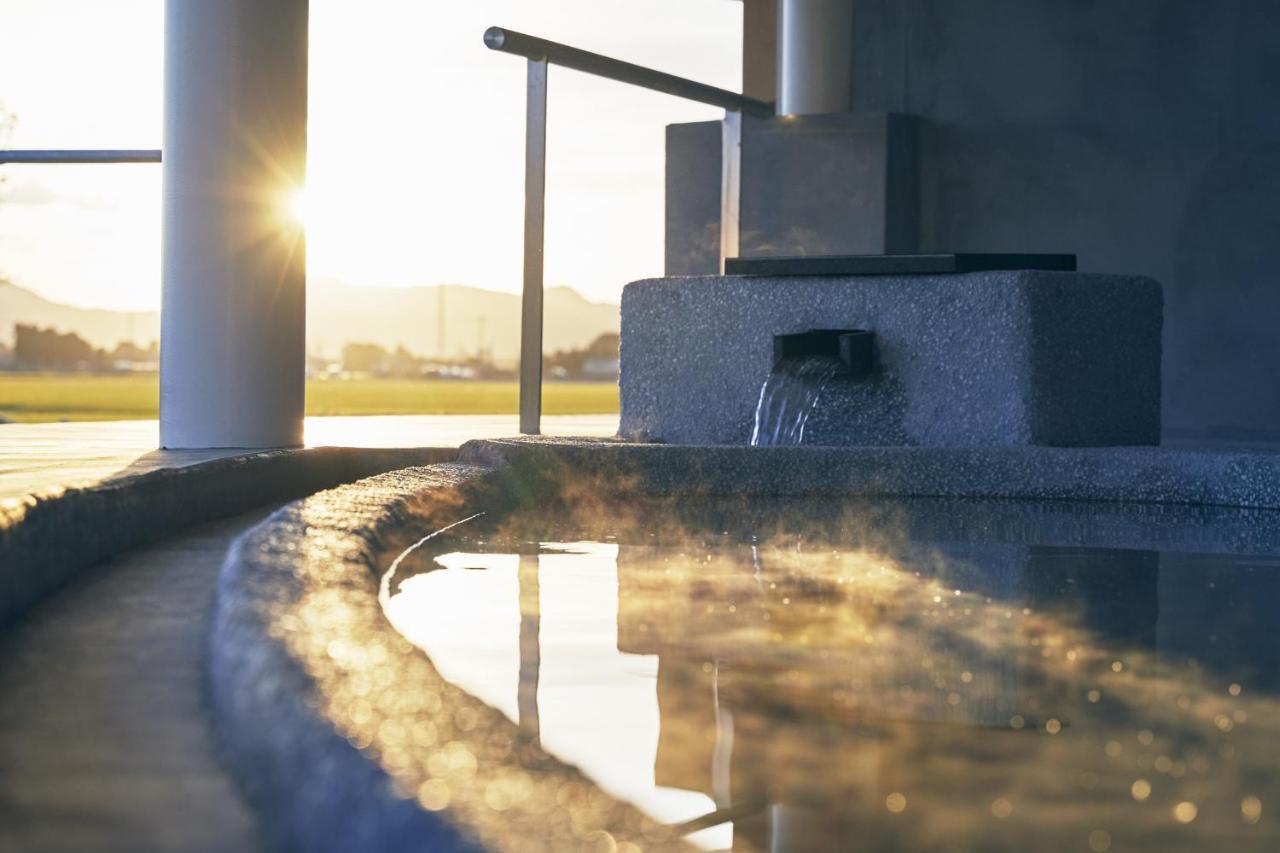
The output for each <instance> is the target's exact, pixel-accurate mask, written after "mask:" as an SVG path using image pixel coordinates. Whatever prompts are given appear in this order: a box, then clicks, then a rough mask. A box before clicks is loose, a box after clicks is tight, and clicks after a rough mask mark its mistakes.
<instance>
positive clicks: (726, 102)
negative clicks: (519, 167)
mask: <svg viewBox="0 0 1280 853" xmlns="http://www.w3.org/2000/svg"><path fill="white" fill-rule="evenodd" d="M484 43H485V47H488V48H489V49H490V50H497V51H501V52H503V53H511V54H515V55H517V56H523V57H525V58H526V59H527V60H528V77H527V89H526V100H525V142H524V152H525V153H524V283H523V289H522V291H521V300H520V432H522V433H524V434H526V435H537V434H538V433H539V432H540V431H541V424H542V292H543V257H542V256H543V245H544V241H545V231H546V228H545V224H546V189H547V69H548V66H550V65H560V66H563V67H565V68H571V69H573V70H575V71H581V72H584V73H586V74H593V75H595V76H597V77H604V78H606V79H609V80H615V81H617V82H619V83H627V84H630V85H632V86H640V87H642V88H645V89H651V90H653V91H655V92H662V93H664V94H667V95H675V96H676V97H678V98H685V99H686V100H690V101H697V102H698V103H702V104H710V105H711V106H715V107H721V108H723V109H724V110H725V118H724V123H723V124H722V128H723V131H722V134H721V151H722V158H721V175H720V262H721V268H722V270H723V265H724V259H725V258H726V257H731V256H733V255H737V254H738V225H739V217H738V195H739V188H740V185H741V180H742V169H741V147H742V116H743V115H744V114H746V115H751V116H757V117H760V118H768V117H770V116H772V115H773V114H774V109H773V104H770V103H767V102H765V101H761V100H757V99H755V98H749V97H747V96H746V95H740V94H738V93H737V92H730V91H729V90H727V89H719V88H716V87H715V86H708V85H707V84H705V83H698V82H696V81H694V80H688V79H685V78H684V77H676V76H675V75H672V74H667V73H665V72H662V71H655V70H654V69H652V68H646V67H644V66H643V65H634V64H632V63H630V62H623V61H622V60H620V59H613V58H611V57H608V56H602V55H600V54H598V53H591V52H590V51H586V50H580V49H578V48H576V47H570V46H568V45H565V44H560V43H559V42H554V41H548V40H546V39H542V38H538V37H537V36H531V35H526V34H524V33H518V32H515V31H514V30H507V29H503V28H502V27H490V28H489V29H487V30H485V33H484Z"/></svg>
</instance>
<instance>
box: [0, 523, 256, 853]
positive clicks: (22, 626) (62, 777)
mask: <svg viewBox="0 0 1280 853" xmlns="http://www.w3.org/2000/svg"><path fill="white" fill-rule="evenodd" d="M268 513H269V510H257V511H255V512H253V513H250V514H248V515H243V516H237V517H235V518H232V519H226V520H223V521H220V522H215V523H213V524H210V525H204V526H202V527H200V528H197V529H195V530H192V531H190V532H187V533H185V534H183V535H181V536H176V537H173V538H172V539H169V540H168V541H166V542H163V543H160V544H158V545H154V546H151V547H148V548H143V549H138V550H136V551H133V552H131V553H129V554H128V555H126V556H124V557H121V558H120V559H118V560H113V561H111V562H109V563H107V564H105V565H101V566H96V567H94V568H93V569H92V570H90V571H87V572H85V573H84V574H82V575H81V576H80V577H79V578H78V579H77V580H76V582H75V583H74V584H72V585H70V586H69V587H68V588H66V589H64V590H62V591H61V592H60V593H59V594H57V595H54V596H52V597H51V598H50V599H49V600H47V601H44V602H41V603H40V604H39V605H37V606H36V607H34V608H32V610H31V612H30V613H29V614H27V616H26V618H24V619H22V620H20V621H19V622H18V623H17V624H16V625H14V626H13V628H12V629H10V630H8V631H5V632H3V633H0V851H5V853H16V851H41V853H78V851H85V850H92V851H95V853H108V851H110V853H137V851H149V853H227V851H237V853H251V851H255V850H259V849H262V844H261V839H260V838H259V837H258V834H257V820H256V818H255V816H254V814H253V811H252V809H251V808H249V805H248V803H246V802H245V801H244V798H243V797H242V796H241V794H240V791H239V789H238V787H237V786H236V784H235V782H234V780H233V779H232V778H231V774H230V773H228V772H227V770H226V768H225V767H224V766H223V765H222V763H221V762H220V760H219V756H218V755H217V753H216V750H215V749H214V740H213V732H212V728H211V726H210V719H211V714H210V713H209V707H208V703H207V701H206V691H205V673H206V670H207V666H206V655H207V651H208V637H209V621H210V619H211V617H212V613H213V600H214V590H215V588H216V586H217V578H218V568H219V566H220V565H221V564H222V561H223V559H224V558H225V556H226V553H227V547H228V545H230V544H231V541H232V540H233V539H235V537H236V536H237V535H239V534H240V533H242V532H244V531H245V530H247V529H248V528H250V527H252V526H253V525H254V524H257V523H258V522H259V521H261V520H262V519H263V518H265V517H266V515H267V514H268Z"/></svg>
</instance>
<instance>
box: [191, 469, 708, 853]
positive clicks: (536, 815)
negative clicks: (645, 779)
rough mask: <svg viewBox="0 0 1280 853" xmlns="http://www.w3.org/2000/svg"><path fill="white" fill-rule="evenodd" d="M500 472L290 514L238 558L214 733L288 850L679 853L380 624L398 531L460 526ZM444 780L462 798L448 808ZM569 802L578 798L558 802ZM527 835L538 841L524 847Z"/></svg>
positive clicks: (419, 480)
mask: <svg viewBox="0 0 1280 853" xmlns="http://www.w3.org/2000/svg"><path fill="white" fill-rule="evenodd" d="M494 474H495V472H494V471H493V470H492V469H486V468H484V467H480V466H472V465H436V466H430V467H425V468H410V469H404V470H401V471H396V472H391V473H388V474H383V475H379V476H375V477H371V478H369V479H366V480H362V481H360V482H358V483H353V484H350V485H347V486H342V487H339V488H337V489H333V490H331V491H327V492H321V493H319V494H316V495H313V496H311V497H309V498H305V499H303V500H300V501H297V502H295V503H292V504H289V505H288V506H286V507H284V508H282V509H280V510H278V511H277V512H276V513H274V514H273V515H272V516H271V517H270V518H268V519H267V520H266V521H264V522H263V523H262V524H260V525H259V526H257V527H256V528H254V529H252V530H250V531H249V532H247V533H245V534H244V535H243V536H242V537H241V538H240V539H239V540H237V542H236V543H235V544H234V545H233V546H232V548H231V550H230V552H229V554H228V556H227V560H226V562H225V563H224V565H223V568H222V571H221V575H220V578H219V585H218V600H217V604H216V610H215V614H214V621H213V630H212V636H211V644H210V649H211V651H210V663H209V673H210V693H211V700H212V706H213V712H214V725H215V729H216V733H217V736H218V739H219V741H220V744H221V746H222V748H223V752H224V755H225V757H226V760H227V761H228V763H229V764H230V766H231V769H232V771H233V773H234V774H235V776H236V778H237V779H238V781H239V782H240V784H241V785H242V787H243V788H244V790H245V792H246V794H247V795H248V797H249V799H250V801H251V802H252V803H253V805H254V807H255V809H256V810H257V812H258V814H259V816H260V818H261V819H262V821H263V824H264V831H265V834H266V836H267V837H268V839H269V840H270V841H271V842H272V843H273V845H274V846H275V847H276V848H277V849H282V850H298V851H303V850H305V851H351V850H366V849H367V850H387V851H400V850H406V851H407V850H433V851H437V850H438V851H452V850H467V851H470V850H477V849H519V850H535V849H548V850H569V849H600V848H599V842H600V841H601V838H600V837H599V836H600V833H601V832H608V834H609V836H610V838H611V839H612V840H613V842H614V843H616V844H618V845H620V849H627V848H626V846H625V844H623V842H625V841H627V840H628V838H633V839H636V840H638V841H641V842H643V843H644V846H645V849H671V848H673V847H674V848H677V849H684V845H683V844H680V843H678V842H676V841H674V840H673V839H671V838H670V837H669V831H668V830H667V829H665V828H663V827H661V826H659V825H657V824H654V823H653V822H652V821H650V820H649V819H647V818H645V817H643V816H642V815H640V814H639V812H637V811H636V810H635V809H634V808H632V807H630V806H628V805H625V804H622V803H619V802H618V801H616V800H614V799H613V798H611V797H609V796H607V795H605V794H604V793H603V792H601V791H600V789H598V788H597V787H596V786H595V785H594V784H592V783H591V782H589V781H588V780H586V778H585V777H583V776H582V775H581V774H580V773H579V772H578V771H577V770H576V769H574V768H571V767H568V766H567V765H564V764H562V763H561V762H559V761H557V760H556V759H554V758H551V757H550V756H547V755H546V754H545V753H542V752H541V751H540V750H538V749H537V748H536V747H533V748H530V749H526V748H525V747H522V746H520V744H519V743H518V732H517V730H516V728H515V726H514V724H512V723H510V722H509V721H507V720H506V718H505V717H503V716H502V714H501V713H500V712H498V711H496V710H494V709H492V708H489V707H488V706H486V705H483V703H481V702H479V700H476V699H473V698H472V697H470V696H469V695H467V694H465V693H464V692H463V691H461V690H459V689H458V688H455V687H453V686H452V685H447V683H445V682H443V679H441V678H440V677H439V675H438V674H437V673H435V670H434V668H433V667H432V666H431V664H430V662H429V661H428V659H427V657H426V656H425V655H424V654H422V652H421V651H420V650H418V649H417V648H415V647H414V646H412V645H410V644H409V643H408V641H407V640H404V639H403V638H402V637H400V635H399V634H398V633H396V631H395V630H394V628H393V627H392V626H391V624H390V622H388V621H387V620H386V618H385V616H384V615H383V613H382V609H381V603H380V602H379V600H378V582H379V578H378V571H379V569H380V562H381V560H382V558H383V556H384V554H385V550H386V548H387V547H388V546H389V544H390V542H391V541H392V539H393V536H392V533H393V531H395V530H396V529H403V528H404V527H405V526H406V525H408V524H417V525H420V527H419V529H422V528H423V527H427V528H432V529H434V528H438V527H440V526H443V525H444V524H446V523H449V522H451V521H453V520H457V517H460V516H458V513H459V512H460V511H461V505H460V504H461V502H462V501H464V500H466V497H465V494H466V493H467V492H468V490H470V489H473V488H474V489H477V490H478V489H480V488H483V487H485V486H491V485H492V484H493V480H492V478H493V476H494ZM371 663H376V665H377V666H376V670H377V673H378V674H379V675H378V676H377V677H374V678H370V676H369V673H370V671H371V669H372V668H371V667H370V664H371ZM404 685H414V686H415V689H406V688H404V687H403V686H404ZM423 685H427V687H423ZM428 688H429V690H428ZM415 691H416V692H415ZM432 695H434V696H437V697H443V698H438V699H437V700H431V701H434V702H436V704H438V705H439V706H440V707H441V708H443V710H444V712H445V713H444V714H443V715H442V714H441V713H440V712H439V709H437V712H436V713H435V714H434V717H432V718H431V719H430V720H429V722H430V729H431V737H430V738H429V739H426V740H425V742H424V739H422V738H419V735H418V731H417V729H415V728H414V725H415V724H416V723H420V722H422V720H423V714H424V711H423V707H424V706H426V707H430V703H429V702H428V700H429V699H430V696H432ZM415 697H416V698H415ZM477 732H478V733H480V734H472V733H477ZM481 734H482V735H483V736H484V738H487V740H485V741H484V742H483V743H481V741H480V740H478V738H480V737H481ZM504 738H505V739H506V740H505V741H503V742H505V743H507V744H508V746H507V747H506V749H507V752H506V753H501V752H500V750H501V748H502V744H501V743H499V746H498V747H494V748H495V749H499V754H503V755H507V754H509V755H510V756H512V757H511V758H510V760H491V758H492V756H490V755H489V754H488V752H486V750H489V749H490V747H491V745H492V744H493V743H496V742H499V741H501V740H502V739H504ZM512 742H515V743H516V746H515V747H514V748H512V747H510V746H509V744H510V743H512ZM459 745H461V746H459ZM468 747H469V748H470V752H468V749H467V748H468ZM461 752H467V754H468V755H472V754H473V753H477V754H478V755H472V758H474V762H473V763H468V761H469V759H467V758H466V757H465V756H463V757H462V758H461V771H460V772H461V774H462V775H460V776H459V775H456V774H455V775H451V776H449V775H446V776H438V775H437V774H433V773H432V772H431V770H430V769H429V768H431V767H436V766H437V765H433V764H432V761H434V760H437V759H439V758H440V756H441V755H444V754H445V753H448V757H449V758H450V760H451V761H452V762H453V764H452V765H450V767H452V769H450V770H449V773H454V772H455V771H457V770H458V768H457V767H456V766H453V765H457V764H458V760H457V759H458V756H459V753H461ZM517 754H518V755H520V757H521V760H522V761H523V762H524V766H533V767H535V769H536V771H537V772H536V774H535V773H526V772H525V771H523V770H521V769H520V764H519V763H518V762H517V761H516V759H515V757H514V756H515V755H517ZM535 777H536V778H535ZM436 780H444V781H447V782H448V784H449V785H452V789H451V792H450V791H446V793H450V796H449V797H446V802H447V805H442V804H441V803H440V801H439V799H438V797H437V795H438V794H439V793H440V791H439V789H438V787H437V788H433V787H431V786H432V785H433V784H434V781H436ZM566 785H568V786H570V787H569V788H565V786H566ZM561 789H564V790H570V791H571V793H572V796H570V797H568V798H567V799H566V800H565V802H563V803H562V802H559V799H558V797H559V796H562V795H558V794H557V792H558V791H560V790H561ZM495 792H496V794H495ZM495 796H497V797H498V798H499V800H500V801H499V802H495V800H494V797H495ZM455 803H456V807H455ZM477 803H478V805H477ZM427 805H430V806H432V807H433V808H434V807H437V806H438V807H439V808H440V810H439V811H432V810H431V809H429V808H428V807H426V806H427ZM498 806H502V808H498ZM486 808H489V809H491V810H492V814H488V815H487V819H486ZM534 824H536V825H537V826H538V827H539V830H540V831H541V830H542V829H543V827H544V826H545V829H546V832H545V837H531V836H530V835H529V834H528V832H527V830H529V829H530V828H531V827H532V826H533V825H534ZM521 828H523V829H524V830H526V832H525V834H523V835H520V834H517V835H516V838H515V839H513V840H511V833H512V832H514V831H515V830H518V829H521ZM504 838H507V839H509V840H511V843H507V844H504V843H502V840H503V839H504ZM516 842H518V843H516ZM539 845H541V847H539ZM633 849H638V848H633Z"/></svg>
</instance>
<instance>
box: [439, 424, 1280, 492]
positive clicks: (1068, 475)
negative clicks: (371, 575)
mask: <svg viewBox="0 0 1280 853" xmlns="http://www.w3.org/2000/svg"><path fill="white" fill-rule="evenodd" d="M461 458H462V459H463V460H464V461H468V462H473V463H479V464H486V465H490V466H509V467H510V468H511V469H512V471H513V472H514V476H515V478H516V479H517V480H518V481H523V482H534V481H537V480H538V478H539V477H540V476H541V477H542V479H543V480H544V481H545V480H556V479H562V478H566V477H576V478H578V479H579V480H581V481H582V482H584V483H591V484H593V485H594V486H596V487H599V488H605V489H611V490H614V491H616V490H619V489H625V490H630V491H634V492H638V493H642V494H681V493H687V494H691V495H696V494H747V495H760V496H790V495H832V496H859V497H943V498H1002V499H1005V498H1008V499H1018V500H1054V501H1059V500H1069V501H1108V502H1144V503H1161V504H1184V505H1199V506H1219V507H1242V508H1253V509H1272V510H1273V509H1280V453H1275V452H1271V451H1208V450H1201V451H1197V450H1168V449H1163V448H1156V447H1100V448H1053V447H989V448H927V447H677V446H671V445H663V444H640V443H627V442H620V441H600V440H591V439H581V440H577V441H571V440H566V439H550V438H541V439H533V438H530V439H507V440H503V441H476V442H471V443H469V444H466V445H463V448H462V457H461ZM540 472H551V474H549V475H542V474H540Z"/></svg>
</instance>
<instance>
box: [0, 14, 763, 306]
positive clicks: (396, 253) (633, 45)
mask: <svg viewBox="0 0 1280 853" xmlns="http://www.w3.org/2000/svg"><path fill="white" fill-rule="evenodd" d="M163 8H164V4H163V0H110V2H103V1H102V0H0V104H3V105H4V106H5V107H6V108H7V109H9V110H10V111H12V112H14V113H16V114H17V115H18V127H17V130H16V132H15V133H14V135H13V137H12V139H11V140H10V142H9V145H10V147H15V148H75V147H86V148H89V147H92V148H97V147H102V148H113V147H116V148H158V147H160V141H161V134H160V127H161V124H160V118H161V107H162V84H161V67H162V54H163V44H162V38H163V22H162V15H163ZM741 16H742V8H741V4H740V3H734V2H729V0H454V1H453V2H444V0H312V2H311V19H312V20H311V101H310V110H311V130H310V137H311V140H310V162H309V169H308V196H307V205H308V227H309V232H308V252H309V263H310V269H311V275H312V277H313V279H339V280H342V281H346V282H349V283H352V284H370V285H392V286H407V285H417V284H435V283H438V282H447V283H454V284H473V285H477V286H481V287H488V288H492V289H496V290H510V291H514V290H518V289H519V281H520V239H521V233H522V227H521V222H522V216H523V200H522V194H523V139H524V137H523V134H524V61H523V60H521V59H519V58H517V57H513V56H508V55H502V54H496V53H492V52H490V51H488V50H487V49H485V48H484V46H483V44H482V42H481V34H482V33H483V32H484V29H485V27H487V26H489V25H491V24H499V25H502V26H506V27H510V28H512V29H516V30H521V31H524V32H529V33H533V34H536V35H542V36H545V37H547V38H551V39H555V40H557V41H564V42H568V43H570V44H573V45H576V46H579V47H583V48H586V49H589V50H594V51H597V52H600V53H605V54H608V55H611V56H616V57H619V58H622V59H627V60H631V61H633V62H638V63H641V64H645V65H651V66H654V67H657V68H660V69H662V70H666V71H670V72H672V73H675V74H680V75H682V76H687V77H691V78H693V79H695V80H700V81H703V82H706V83H711V84H713V85H717V86H721V87H724V88H728V89H733V90H739V89H740V88H741V29H742V21H741ZM550 92H551V94H550V123H551V126H550V131H549V135H548V137H549V138H548V146H549V158H548V179H547V180H548V201H547V257H546V264H547V281H548V283H551V284H568V285H571V286H573V287H575V288H577V289H578V290H579V291H581V292H582V293H584V294H586V295H587V296H588V297H589V298H592V299H595V300H599V301H616V300H617V299H618V297H619V294H620V292H621V289H622V286H623V285H624V284H625V283H626V282H628V281H631V280H633V279H636V278H641V277H644V276H648V275H655V274H660V273H661V271H662V192H663V190H662V187H663V177H662V170H663V159H664V153H663V132H664V131H663V128H664V127H665V125H667V124H669V123H672V122H679V121H697V120H703V119H712V118H718V117H719V115H720V113H719V112H718V111H717V110H715V109H714V108H711V107H703V106H701V105H698V104H692V103H687V102H684V101H680V100H678V99H676V98H672V97H669V96H665V95H660V94H657V93H653V92H647V91H642V90H638V89H632V88H630V87H626V86H623V85H621V84H617V83H612V82H609V81H604V80H598V79H592V78H588V77H586V76H584V75H579V74H577V73H575V72H571V71H566V70H564V69H559V68H554V69H552V72H551V90H550ZM0 168H3V169H4V172H3V174H4V175H6V176H7V183H6V185H5V187H4V188H3V189H2V190H0V193H3V195H2V196H0V277H7V278H9V279H10V280H12V281H13V282H14V283H16V284H20V285H23V286H25V287H29V288H31V289H33V290H36V291H38V292H40V293H41V294H43V295H45V296H47V297H48V298H50V299H54V300H57V301H60V302H67V303H71V304H76V305H85V306H102V307H111V308H119V309H130V310H140V309H147V308H155V307H157V306H158V304H159V298H160V282H159V222H160V217H159V191H160V179H159V167H157V166H149V165H133V166H122V165H114V166H113V165H107V166H7V167H0Z"/></svg>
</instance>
